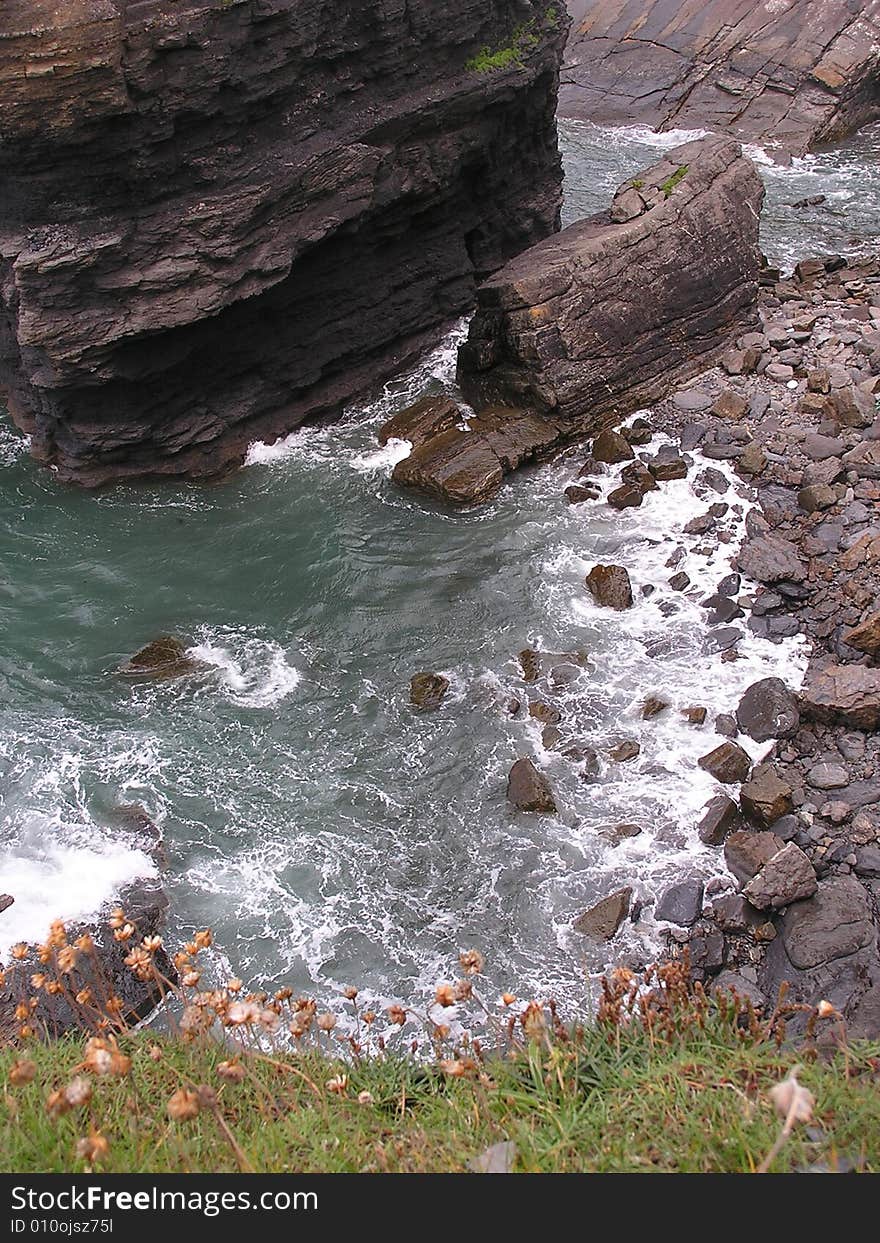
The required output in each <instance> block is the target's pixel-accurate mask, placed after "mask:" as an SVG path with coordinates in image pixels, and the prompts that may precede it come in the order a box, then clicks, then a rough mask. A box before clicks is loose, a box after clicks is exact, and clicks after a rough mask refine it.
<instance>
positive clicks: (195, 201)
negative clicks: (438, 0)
mask: <svg viewBox="0 0 880 1243" xmlns="http://www.w3.org/2000/svg"><path fill="white" fill-rule="evenodd" d="M567 25H568V23H567V18H566V15H565V11H564V9H563V8H562V6H560V5H558V4H554V3H551V2H550V0H453V2H452V3H449V4H444V5H442V6H437V5H434V4H430V3H428V0H408V2H407V3H399V2H397V0H382V2H379V0H372V2H370V3H354V2H353V0H352V2H347V0H336V2H335V3H329V4H328V3H324V2H320V3H319V2H318V0H247V2H245V0H211V2H208V0H184V2H182V3H181V2H175V0H140V2H137V3H136V2H134V0H81V2H80V3H78V4H76V5H58V4H57V3H56V0H6V3H5V4H4V6H3V14H2V17H0V135H2V137H0V182H2V184H3V189H4V193H3V199H2V204H0V392H4V391H5V394H6V400H7V403H8V406H9V409H10V411H11V413H12V415H13V417H14V418H15V420H16V421H17V422H18V423H19V425H20V426H21V427H23V428H24V429H26V430H27V431H28V432H30V433H31V435H32V443H33V452H34V454H35V456H36V457H37V458H38V459H39V460H40V461H42V462H44V463H46V464H48V465H51V466H52V467H54V468H55V469H56V471H57V472H58V475H59V477H60V478H62V479H65V480H71V481H75V482H78V483H82V484H86V485H100V484H103V483H105V482H107V481H110V480H114V479H119V478H121V477H130V476H138V475H156V474H171V475H187V476H193V477H198V476H202V475H206V474H210V473H214V472H216V471H218V469H220V468H222V467H223V466H224V465H225V464H227V463H232V462H235V461H237V460H240V459H241V457H242V455H243V453H244V452H245V450H246V448H247V445H248V444H249V443H250V442H251V441H253V440H254V439H258V438H259V439H266V438H269V439H271V438H273V437H275V436H278V435H279V434H282V433H285V432H287V431H289V430H291V429H292V428H293V427H295V426H296V425H297V424H299V423H300V422H302V421H303V420H304V419H306V418H308V417H310V416H314V415H318V414H324V413H328V412H335V411H337V410H338V409H339V407H340V405H341V403H343V402H345V401H346V400H348V399H349V398H351V397H352V396H353V395H354V394H356V393H357V392H359V391H361V390H363V388H364V387H365V386H367V385H369V384H371V383H372V382H374V381H376V380H377V379H378V378H380V377H382V376H383V375H386V374H388V373H389V372H390V371H392V370H394V369H395V368H396V367H398V366H400V365H402V364H403V363H404V362H405V361H407V360H408V359H410V358H411V357H413V356H414V354H415V352H416V351H417V350H418V349H419V348H421V347H423V345H424V344H425V341H426V338H427V336H428V335H429V334H432V333H434V332H436V330H437V329H438V327H439V326H440V325H441V324H443V323H445V322H448V321H449V320H451V319H452V318H453V317H455V316H457V315H459V314H460V313H461V312H462V311H464V310H466V309H467V308H468V307H470V306H471V305H472V302H473V296H474V288H475V284H476V283H477V282H478V281H480V280H481V279H483V278H485V277H486V276H487V275H489V274H491V273H492V272H494V271H495V270H497V269H498V268H499V267H500V266H502V265H503V264H504V263H505V262H506V261H507V260H508V259H510V258H511V257H512V256H513V255H515V254H517V253H518V252H519V251H520V250H522V249H524V248H526V247H528V246H530V245H532V244H533V243H535V242H536V241H538V240H540V239H541V238H544V237H546V236H547V235H548V234H550V233H551V232H552V231H553V230H554V229H555V228H557V227H558V221H559V210H560V202H561V166H560V159H559V154H558V149H557V144H556V125H555V107H556V90H557V83H558V65H559V60H560V58H561V54H562V48H563V45H564V42H565V38H566V34H567Z"/></svg>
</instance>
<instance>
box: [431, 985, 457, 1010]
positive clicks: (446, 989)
mask: <svg viewBox="0 0 880 1243" xmlns="http://www.w3.org/2000/svg"><path fill="white" fill-rule="evenodd" d="M434 1000H435V1001H436V1002H437V1004H438V1005H439V1006H454V1005H455V989H454V988H453V987H452V985H451V984H438V985H437V987H436V989H435V990H434Z"/></svg>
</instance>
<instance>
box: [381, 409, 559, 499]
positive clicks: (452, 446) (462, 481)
mask: <svg viewBox="0 0 880 1243" xmlns="http://www.w3.org/2000/svg"><path fill="white" fill-rule="evenodd" d="M559 438H560V433H559V428H558V427H557V426H556V425H555V424H554V423H553V422H552V420H550V419H545V418H543V417H539V416H538V415H536V414H534V413H532V412H530V411H528V410H512V409H507V410H497V409H494V410H493V409H488V410H484V411H483V412H482V413H481V414H480V415H479V416H476V417H472V418H470V419H469V420H468V426H467V429H465V428H461V427H451V428H448V429H447V430H446V431H444V432H440V433H439V435H436V436H431V437H429V438H428V439H426V440H424V441H422V443H421V444H419V445H418V446H417V447H416V448H414V449H413V451H412V453H411V454H410V455H409V457H407V458H404V459H403V461H402V462H398V463H397V465H396V466H395V467H394V471H393V473H392V479H393V480H394V482H395V483H398V484H401V485H404V486H407V487H413V488H418V489H420V490H421V491H423V492H430V493H432V494H433V495H434V496H438V497H440V498H441V499H442V500H444V501H448V502H450V503H451V504H454V505H481V504H485V503H486V502H487V501H490V500H491V499H492V498H493V497H494V496H495V495H496V493H497V492H498V490H499V488H500V487H501V484H502V482H503V480H504V477H505V475H507V474H509V473H510V472H511V471H513V470H516V469H517V467H518V466H521V465H522V464H523V463H524V462H531V461H535V460H536V459H539V458H542V457H546V456H547V455H548V454H549V453H550V452H551V451H552V450H553V449H554V448H555V447H556V446H557V444H558V443H559Z"/></svg>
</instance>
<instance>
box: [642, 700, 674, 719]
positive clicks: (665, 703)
mask: <svg viewBox="0 0 880 1243" xmlns="http://www.w3.org/2000/svg"><path fill="white" fill-rule="evenodd" d="M668 707H669V700H668V699H661V698H660V697H659V695H649V696H648V698H647V699H646V700H645V702H644V703H643V704H642V720H644V721H650V720H652V718H653V717H655V716H659V715H660V713H661V712H665V711H666V710H667V709H668Z"/></svg>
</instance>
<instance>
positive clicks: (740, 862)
mask: <svg viewBox="0 0 880 1243" xmlns="http://www.w3.org/2000/svg"><path fill="white" fill-rule="evenodd" d="M784 845H785V842H784V841H783V840H782V838H781V837H777V836H776V834H775V833H756V832H754V831H753V830H751V829H741V830H739V831H738V832H736V833H731V835H730V836H729V837H728V839H727V841H726V842H725V843H724V862H725V863H726V864H727V866H728V869H729V870H730V871H731V872H732V873H733V875H734V876H735V877H736V879H737V880H738V881H739V883H740V885H745V884H747V883H748V882H749V881H750V880H751V879H752V877H753V876H756V875H757V874H758V872H760V870H761V868H762V867H763V866H764V864H765V863H768V862H769V861H770V860H771V859H772V858H773V856H774V855H775V854H776V853H777V852H778V851H780V850H781V849H782V847H783V846H784Z"/></svg>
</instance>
